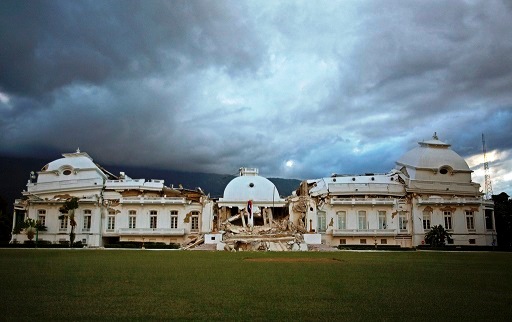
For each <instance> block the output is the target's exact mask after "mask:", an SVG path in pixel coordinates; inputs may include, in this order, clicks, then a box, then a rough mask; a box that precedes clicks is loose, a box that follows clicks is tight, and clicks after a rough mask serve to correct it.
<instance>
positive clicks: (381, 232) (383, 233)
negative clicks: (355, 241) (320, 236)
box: [332, 229, 397, 236]
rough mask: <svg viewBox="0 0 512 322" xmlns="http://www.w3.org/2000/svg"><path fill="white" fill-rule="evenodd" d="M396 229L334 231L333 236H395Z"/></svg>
mask: <svg viewBox="0 0 512 322" xmlns="http://www.w3.org/2000/svg"><path fill="white" fill-rule="evenodd" d="M396 234H397V232H396V229H333V231H332V235H333V236H395V235H396Z"/></svg>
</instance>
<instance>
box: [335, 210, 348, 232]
mask: <svg viewBox="0 0 512 322" xmlns="http://www.w3.org/2000/svg"><path fill="white" fill-rule="evenodd" d="M336 215H337V216H338V229H347V212H346V211H338V212H337V213H336Z"/></svg>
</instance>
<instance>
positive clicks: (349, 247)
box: [338, 245, 414, 251]
mask: <svg viewBox="0 0 512 322" xmlns="http://www.w3.org/2000/svg"><path fill="white" fill-rule="evenodd" d="M338 249H340V250H400V251H402V250H414V249H413V248H402V247H400V245H377V246H375V245H338Z"/></svg>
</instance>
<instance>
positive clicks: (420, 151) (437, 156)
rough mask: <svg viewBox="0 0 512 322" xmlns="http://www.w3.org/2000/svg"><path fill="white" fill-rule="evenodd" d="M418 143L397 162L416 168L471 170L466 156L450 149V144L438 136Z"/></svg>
mask: <svg viewBox="0 0 512 322" xmlns="http://www.w3.org/2000/svg"><path fill="white" fill-rule="evenodd" d="M418 144H419V146H418V147H416V148H414V149H412V150H410V151H408V152H406V153H405V154H404V155H403V156H402V157H401V158H400V159H399V160H398V161H397V162H396V163H397V164H398V165H402V166H406V167H411V168H416V169H439V168H441V167H446V166H448V167H450V168H452V169H453V170H454V171H462V172H471V170H470V168H469V166H468V164H467V163H466V161H465V160H464V158H462V157H461V156H460V155H458V154H457V153H456V152H455V151H453V150H452V149H450V144H447V143H445V142H442V141H440V140H439V139H437V137H434V139H433V140H429V141H423V142H418Z"/></svg>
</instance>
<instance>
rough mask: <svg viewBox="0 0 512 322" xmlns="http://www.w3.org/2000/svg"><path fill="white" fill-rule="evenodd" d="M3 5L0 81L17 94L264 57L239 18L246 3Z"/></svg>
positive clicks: (247, 64)
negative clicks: (184, 67)
mask: <svg viewBox="0 0 512 322" xmlns="http://www.w3.org/2000/svg"><path fill="white" fill-rule="evenodd" d="M1 6H2V7H1V10H0V15H1V16H0V20H1V21H2V22H3V23H2V30H3V32H2V36H1V38H0V40H1V41H2V43H3V44H5V46H2V50H1V51H0V69H1V70H2V71H3V72H2V74H1V76H0V86H1V87H2V88H3V89H4V90H5V91H7V92H9V93H13V94H18V95H20V94H23V95H40V94H43V93H46V92H47V91H52V90H54V89H56V88H58V87H61V86H65V85H68V84H70V83H72V82H84V83H92V84H101V83H102V82H104V81H106V80H108V79H110V78H112V77H127V76H128V77H133V76H140V75H146V74H147V73H158V72H161V71H166V70H170V71H175V70H177V69H179V67H180V66H181V65H183V64H185V65H186V66H187V68H200V67H202V66H207V65H210V64H215V65H220V66H225V67H226V68H227V70H228V71H230V72H233V73H237V71H238V70H241V71H243V70H247V69H251V68H252V69H255V68H257V66H258V64H259V62H260V60H261V59H262V56H261V55H264V54H265V49H264V48H263V47H262V46H261V44H262V43H261V41H260V40H259V39H258V37H257V34H255V33H254V32H252V28H254V26H252V25H251V24H250V23H248V22H246V21H243V20H242V17H243V15H244V12H243V7H242V6H240V5H234V4H233V3H225V2H208V3H203V2H197V1H172V2H168V1H152V2H143V1H116V0H112V1H102V2H95V1H93V2H84V1H78V2H69V1H38V2H25V1H21V2H20V1H3V2H2V4H1ZM7 31H9V32H7ZM13 62H16V63H15V64H13Z"/></svg>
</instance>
